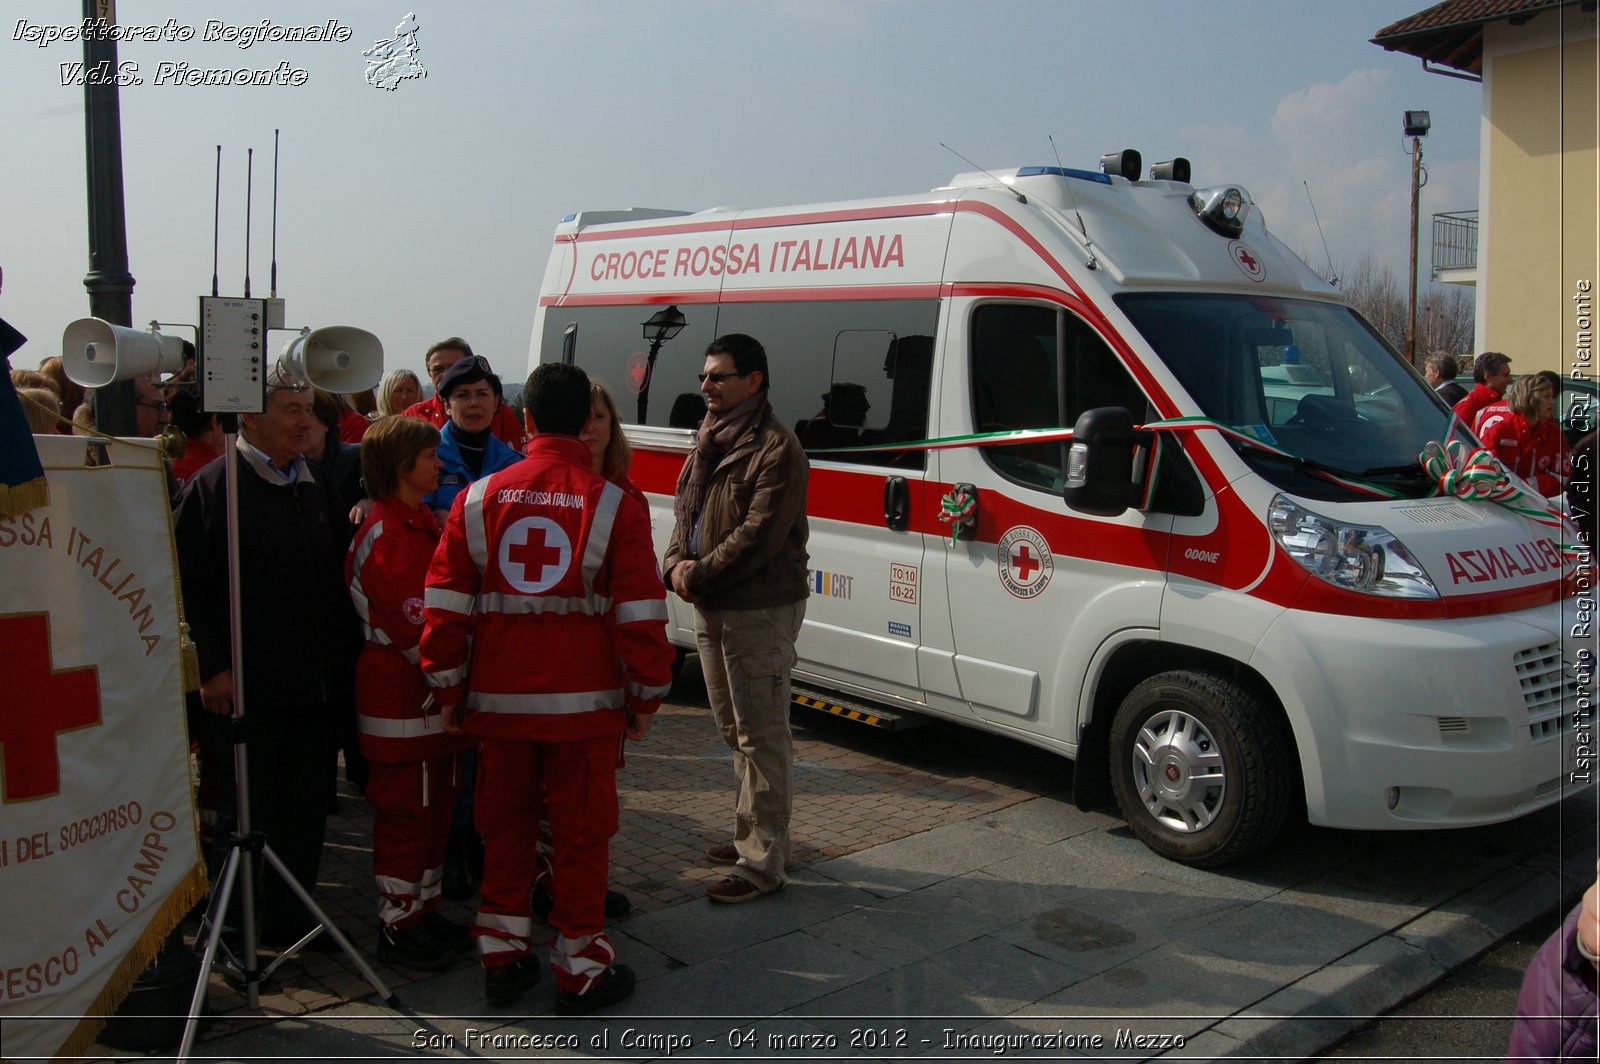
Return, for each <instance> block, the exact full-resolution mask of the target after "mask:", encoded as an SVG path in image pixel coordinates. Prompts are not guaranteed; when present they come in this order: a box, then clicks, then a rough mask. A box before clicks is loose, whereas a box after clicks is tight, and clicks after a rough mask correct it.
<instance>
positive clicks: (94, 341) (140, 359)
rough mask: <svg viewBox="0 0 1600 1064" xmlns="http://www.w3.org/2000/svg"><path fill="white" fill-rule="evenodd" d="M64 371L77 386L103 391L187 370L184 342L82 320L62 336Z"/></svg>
mask: <svg viewBox="0 0 1600 1064" xmlns="http://www.w3.org/2000/svg"><path fill="white" fill-rule="evenodd" d="M61 361H62V363H63V366H62V368H63V369H65V370H66V371H67V376H68V377H70V378H71V379H72V381H73V383H74V384H81V385H83V386H84V387H85V388H103V387H105V386H106V385H108V384H115V383H117V382H118V381H126V380H132V379H133V378H134V377H148V376H150V375H151V374H154V373H176V372H178V371H179V370H180V369H182V368H183V340H182V339H180V338H179V337H176V336H163V335H162V334H161V330H159V329H157V328H155V327H154V326H152V327H151V329H150V331H149V332H140V331H139V330H138V329H126V328H123V327H122V326H121V325H112V324H111V323H110V322H108V321H101V320H100V319H99V318H79V319H78V320H77V321H75V322H73V323H72V324H71V325H68V326H67V328H66V330H65V331H64V332H62V334H61Z"/></svg>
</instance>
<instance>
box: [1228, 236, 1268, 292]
mask: <svg viewBox="0 0 1600 1064" xmlns="http://www.w3.org/2000/svg"><path fill="white" fill-rule="evenodd" d="M1228 254H1229V255H1232V256H1233V264H1234V265H1235V266H1237V267H1239V272H1240V273H1242V274H1244V275H1245V276H1246V277H1248V278H1250V279H1251V280H1252V281H1258V282H1259V281H1264V280H1266V279H1267V268H1266V266H1264V265H1262V263H1261V259H1260V258H1258V257H1257V255H1256V253H1255V252H1254V251H1251V250H1250V249H1249V248H1248V247H1246V246H1245V245H1244V244H1241V243H1240V242H1239V241H1237V240H1230V241H1229V242H1228Z"/></svg>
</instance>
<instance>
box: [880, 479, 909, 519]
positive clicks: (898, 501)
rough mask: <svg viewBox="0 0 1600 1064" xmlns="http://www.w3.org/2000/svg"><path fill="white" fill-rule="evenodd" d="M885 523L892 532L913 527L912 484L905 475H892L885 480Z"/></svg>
mask: <svg viewBox="0 0 1600 1064" xmlns="http://www.w3.org/2000/svg"><path fill="white" fill-rule="evenodd" d="M883 523H884V524H885V525H887V526H888V527H889V530H890V531H891V532H904V531H905V530H906V529H907V528H909V527H911V486H910V485H909V484H907V483H906V478H905V477H890V478H889V479H888V480H885V481H884V482H883Z"/></svg>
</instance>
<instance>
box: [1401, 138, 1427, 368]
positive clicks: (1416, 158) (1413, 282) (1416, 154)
mask: <svg viewBox="0 0 1600 1064" xmlns="http://www.w3.org/2000/svg"><path fill="white" fill-rule="evenodd" d="M1432 126H1433V117H1432V116H1431V115H1429V114H1428V112H1427V111H1407V112H1406V118H1405V130H1406V136H1408V137H1410V138H1411V152H1410V154H1411V276H1410V278H1409V282H1410V285H1409V287H1410V300H1409V308H1408V309H1407V311H1406V361H1408V362H1410V363H1411V364H1412V365H1413V366H1415V365H1416V364H1417V208H1418V201H1419V200H1420V198H1421V194H1422V186H1423V185H1425V184H1427V183H1428V172H1427V171H1426V170H1424V169H1423V168H1422V138H1423V137H1426V136H1427V135H1428V130H1429V129H1430V128H1431V127H1432Z"/></svg>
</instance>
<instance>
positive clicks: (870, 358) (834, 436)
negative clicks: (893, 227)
mask: <svg viewBox="0 0 1600 1064" xmlns="http://www.w3.org/2000/svg"><path fill="white" fill-rule="evenodd" d="M938 320H939V304H938V301H937V300H932V299H929V300H897V299H896V300H889V299H883V300H878V299H860V300H837V301H832V300H818V301H813V302H792V303H729V304H726V305H724V306H723V307H722V309H721V313H720V316H719V318H718V323H717V331H718V334H719V335H720V334H724V333H730V332H742V333H748V334H750V335H751V336H754V337H755V338H756V339H757V340H760V341H761V345H762V346H763V347H765V348H766V349H767V364H768V366H769V367H770V370H771V372H770V379H771V384H772V389H771V392H770V394H769V398H770V400H771V402H772V409H773V411H774V412H775V413H776V414H777V415H778V417H779V419H780V420H782V421H783V422H784V423H785V424H787V425H788V426H789V427H790V428H792V429H794V431H795V435H796V436H797V437H798V438H799V440H800V443H801V445H802V446H803V447H805V449H806V451H807V452H808V453H810V454H811V455H812V460H813V461H829V462H850V463H854V464H857V465H874V466H893V467H895V468H898V469H922V468H923V466H924V463H925V460H926V459H925V452H923V451H920V450H906V451H876V450H874V451H866V450H862V451H853V450H849V448H852V447H858V446H859V447H866V446H876V445H881V444H885V443H911V442H915V441H919V440H924V439H926V438H927V435H928V407H929V399H930V394H931V383H932V379H933V336H934V332H935V329H936V328H937V325H938ZM652 420H653V419H652Z"/></svg>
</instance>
